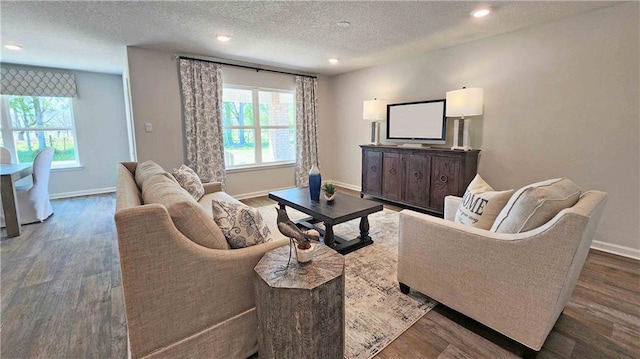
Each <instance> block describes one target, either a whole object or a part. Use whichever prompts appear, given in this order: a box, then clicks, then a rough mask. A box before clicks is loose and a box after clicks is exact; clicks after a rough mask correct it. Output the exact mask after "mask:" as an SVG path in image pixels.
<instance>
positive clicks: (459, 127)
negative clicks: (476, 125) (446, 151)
mask: <svg viewBox="0 0 640 359" xmlns="http://www.w3.org/2000/svg"><path fill="white" fill-rule="evenodd" d="M461 121H464V122H461ZM454 127H455V128H454V132H453V146H452V147H451V149H452V150H458V151H471V150H472V148H471V146H470V143H469V120H468V119H465V118H464V116H463V117H462V118H461V119H460V120H456V122H455V124H454Z"/></svg>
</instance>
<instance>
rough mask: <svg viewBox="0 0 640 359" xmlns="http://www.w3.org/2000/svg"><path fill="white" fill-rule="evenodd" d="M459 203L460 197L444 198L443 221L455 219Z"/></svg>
mask: <svg viewBox="0 0 640 359" xmlns="http://www.w3.org/2000/svg"><path fill="white" fill-rule="evenodd" d="M460 203H462V198H461V197H456V196H446V197H445V198H444V219H446V220H447V221H453V220H454V219H455V218H456V212H458V207H460Z"/></svg>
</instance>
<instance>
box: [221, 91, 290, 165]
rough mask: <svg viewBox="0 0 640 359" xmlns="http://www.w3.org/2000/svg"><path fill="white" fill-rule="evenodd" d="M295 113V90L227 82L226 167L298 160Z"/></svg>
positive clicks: (224, 111)
mask: <svg viewBox="0 0 640 359" xmlns="http://www.w3.org/2000/svg"><path fill="white" fill-rule="evenodd" d="M295 113H296V111H295V94H294V92H293V91H284V90H272V89H263V88H256V87H242V86H233V85H226V86H224V88H223V92H222V129H223V137H224V141H223V142H224V154H225V164H226V168H227V169H233V168H246V167H256V166H268V165H275V164H285V163H295V158H296V125H295Z"/></svg>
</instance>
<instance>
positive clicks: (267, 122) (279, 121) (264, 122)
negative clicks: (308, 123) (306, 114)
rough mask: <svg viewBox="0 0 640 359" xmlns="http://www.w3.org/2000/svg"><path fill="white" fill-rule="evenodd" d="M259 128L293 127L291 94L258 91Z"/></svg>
mask: <svg viewBox="0 0 640 359" xmlns="http://www.w3.org/2000/svg"><path fill="white" fill-rule="evenodd" d="M258 98H259V99H260V125H261V126H295V114H294V111H293V109H294V104H293V94H290V93H282V92H269V91H260V92H259V94H258Z"/></svg>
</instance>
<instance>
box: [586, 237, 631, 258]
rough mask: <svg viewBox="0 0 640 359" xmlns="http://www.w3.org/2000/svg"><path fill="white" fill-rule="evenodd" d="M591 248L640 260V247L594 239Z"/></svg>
mask: <svg viewBox="0 0 640 359" xmlns="http://www.w3.org/2000/svg"><path fill="white" fill-rule="evenodd" d="M591 248H593V249H597V250H599V251H603V252H607V253H612V254H616V255H619V256H623V257H627V258H631V259H636V260H640V249H635V248H629V247H625V246H620V245H617V244H611V243H606V242H600V241H593V242H592V243H591Z"/></svg>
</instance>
